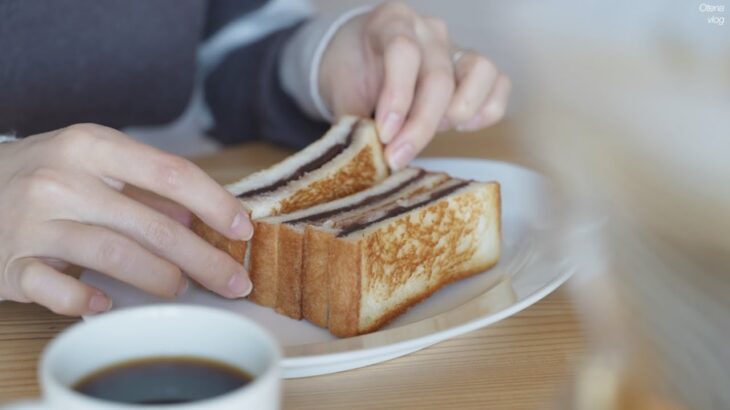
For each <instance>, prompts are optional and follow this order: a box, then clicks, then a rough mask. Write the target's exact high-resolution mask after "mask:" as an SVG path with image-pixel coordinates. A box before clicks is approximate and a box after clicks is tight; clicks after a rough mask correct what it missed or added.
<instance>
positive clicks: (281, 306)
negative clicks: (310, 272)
mask: <svg viewBox="0 0 730 410" xmlns="http://www.w3.org/2000/svg"><path fill="white" fill-rule="evenodd" d="M303 242H304V231H303V230H298V229H297V228H296V227H292V226H290V225H287V224H281V225H279V250H278V251H279V252H278V261H277V268H278V273H277V280H278V282H279V285H278V286H277V289H276V290H277V296H276V311H277V312H279V313H280V314H283V315H287V316H289V317H290V318H292V319H297V320H299V319H301V318H302V275H301V273H302V247H303V245H304V243H303Z"/></svg>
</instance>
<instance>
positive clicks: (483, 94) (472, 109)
mask: <svg viewBox="0 0 730 410" xmlns="http://www.w3.org/2000/svg"><path fill="white" fill-rule="evenodd" d="M455 69H456V78H457V89H456V92H455V93H454V97H453V99H452V100H451V103H450V105H449V108H448V110H447V112H446V120H447V122H448V125H449V126H454V127H455V128H457V129H462V128H468V127H472V128H473V127H474V126H475V125H478V124H472V123H470V120H472V119H473V118H474V117H475V116H476V115H477V114H478V113H479V111H480V110H481V108H482V107H483V106H485V105H486V102H487V100H488V98H489V96H490V95H491V94H493V93H494V90H495V87H496V84H497V79H498V78H499V72H498V71H497V67H496V66H495V65H494V64H493V63H492V62H490V61H489V60H487V59H486V58H484V57H483V56H481V55H479V54H476V53H467V54H465V55H464V56H463V57H462V58H461V59H459V61H457V62H456V64H455Z"/></svg>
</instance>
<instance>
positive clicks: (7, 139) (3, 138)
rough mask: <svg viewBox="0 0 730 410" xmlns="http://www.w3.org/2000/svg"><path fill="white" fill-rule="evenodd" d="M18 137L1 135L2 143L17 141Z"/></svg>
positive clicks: (0, 142) (0, 140) (0, 141)
mask: <svg viewBox="0 0 730 410" xmlns="http://www.w3.org/2000/svg"><path fill="white" fill-rule="evenodd" d="M15 140H17V138H15V137H13V136H12V135H0V144H2V143H3V142H11V141H15Z"/></svg>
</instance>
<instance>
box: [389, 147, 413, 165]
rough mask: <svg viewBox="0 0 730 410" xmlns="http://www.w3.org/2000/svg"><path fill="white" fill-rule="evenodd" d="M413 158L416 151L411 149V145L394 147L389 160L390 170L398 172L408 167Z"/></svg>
mask: <svg viewBox="0 0 730 410" xmlns="http://www.w3.org/2000/svg"><path fill="white" fill-rule="evenodd" d="M415 156H416V150H415V149H413V145H411V144H409V143H405V144H403V145H401V146H399V147H396V148H395V150H394V151H393V153H392V154H391V155H390V158H389V162H390V168H391V169H393V170H399V169H401V168H403V167H405V166H406V165H408V163H409V162H411V160H412V159H413V157H415Z"/></svg>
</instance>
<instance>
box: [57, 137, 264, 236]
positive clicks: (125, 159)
mask: <svg viewBox="0 0 730 410" xmlns="http://www.w3.org/2000/svg"><path fill="white" fill-rule="evenodd" d="M56 138H57V139H58V140H59V141H60V143H61V144H62V145H63V146H64V148H63V152H65V153H66V154H67V155H71V156H74V158H76V159H77V160H78V161H80V162H81V163H84V164H87V165H86V166H87V167H89V168H90V169H89V171H91V172H93V173H95V174H97V175H98V176H99V177H101V178H106V179H107V180H111V181H121V182H124V183H128V184H132V185H135V186H137V187H140V188H143V189H145V190H147V191H150V192H154V193H156V194H159V195H161V196H163V197H166V198H169V199H171V200H173V201H174V202H176V203H178V204H180V205H182V206H183V207H185V208H187V209H189V210H190V211H192V212H193V213H195V214H196V215H198V216H199V217H200V218H201V219H202V220H203V221H204V222H205V223H206V224H208V225H209V226H211V227H212V228H214V229H215V230H217V231H219V232H221V233H222V234H224V235H225V236H227V237H228V238H231V239H240V240H248V239H250V238H251V235H252V234H253V227H252V225H251V223H250V221H249V220H248V215H247V214H246V212H245V210H244V209H243V206H242V205H241V203H240V202H239V201H238V200H237V199H236V198H234V197H233V196H232V195H231V194H230V193H229V192H227V191H226V190H225V189H223V188H222V187H221V186H220V185H218V184H217V183H216V182H215V181H213V180H212V179H211V178H210V177H209V176H208V175H206V174H205V173H204V172H203V171H202V170H201V169H199V168H198V167H197V166H195V165H194V164H193V163H191V162H190V161H188V160H186V159H183V158H180V157H176V156H174V155H171V154H167V153H165V152H162V151H160V150H157V149H155V148H153V147H149V146H147V145H144V144H142V143H139V142H136V141H134V140H132V139H130V138H127V137H125V136H124V135H123V134H121V133H120V132H118V131H116V130H113V129H111V128H106V127H101V126H96V125H88V124H80V125H75V126H72V127H68V128H66V129H65V130H64V131H61V132H60V133H59V134H58V135H57V137H56ZM110 159H112V160H110ZM115 188H116V187H115Z"/></svg>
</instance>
